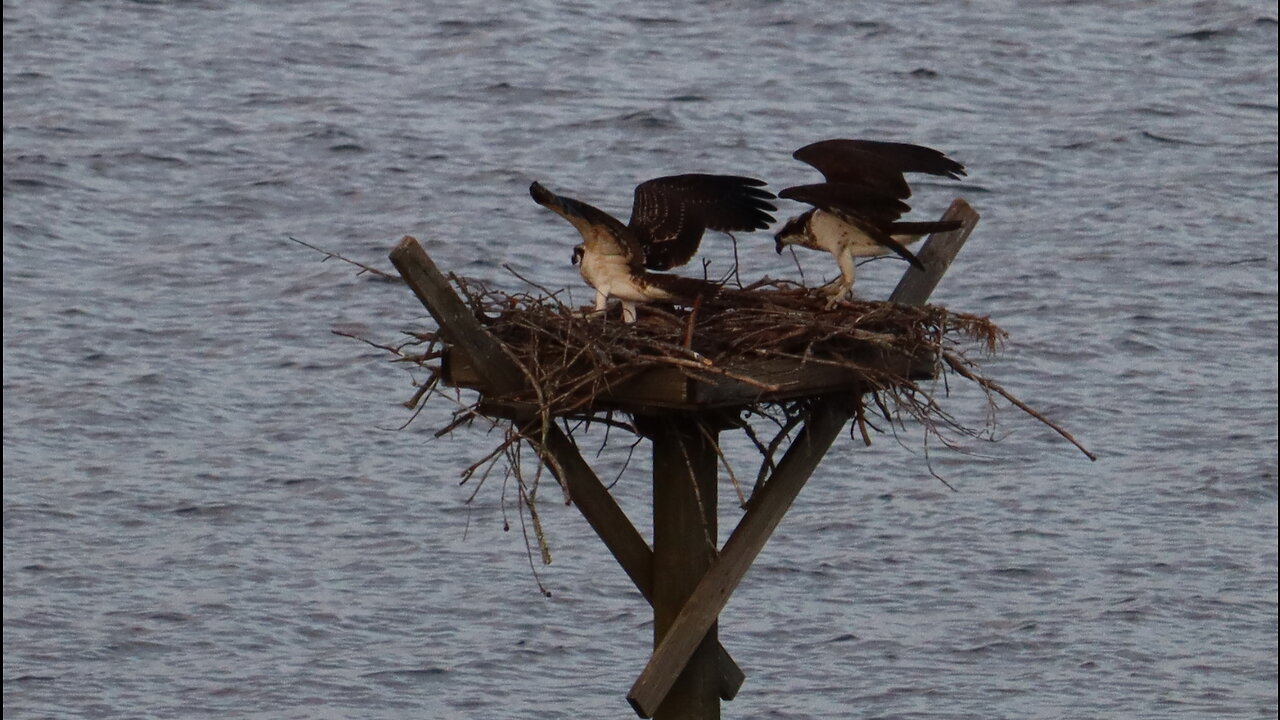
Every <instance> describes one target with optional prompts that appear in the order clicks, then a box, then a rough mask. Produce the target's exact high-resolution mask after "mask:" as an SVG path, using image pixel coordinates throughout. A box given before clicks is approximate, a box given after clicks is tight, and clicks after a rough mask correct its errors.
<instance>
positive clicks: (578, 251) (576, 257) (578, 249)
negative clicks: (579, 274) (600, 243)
mask: <svg viewBox="0 0 1280 720" xmlns="http://www.w3.org/2000/svg"><path fill="white" fill-rule="evenodd" d="M586 252H587V249H586V248H585V247H583V245H582V243H578V244H577V245H574V246H573V257H571V258H569V262H571V263H573V264H574V265H577V264H578V263H581V262H582V256H583V255H584V254H586Z"/></svg>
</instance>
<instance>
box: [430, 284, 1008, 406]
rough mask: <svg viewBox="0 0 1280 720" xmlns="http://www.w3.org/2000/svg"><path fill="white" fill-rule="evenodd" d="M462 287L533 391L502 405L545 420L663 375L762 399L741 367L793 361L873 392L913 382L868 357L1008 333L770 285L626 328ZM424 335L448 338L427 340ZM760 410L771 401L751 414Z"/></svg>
mask: <svg viewBox="0 0 1280 720" xmlns="http://www.w3.org/2000/svg"><path fill="white" fill-rule="evenodd" d="M459 286H460V287H461V289H462V290H463V295H464V297H465V298H466V299H467V301H468V303H469V304H470V306H471V308H472V310H473V311H474V312H475V314H476V316H477V317H478V318H480V319H481V321H482V323H483V324H484V325H485V326H486V327H487V329H488V330H489V332H490V333H492V334H493V335H494V336H495V337H497V338H498V339H499V340H501V341H502V343H503V344H504V345H505V346H506V348H507V349H508V351H509V352H510V353H511V355H512V356H513V358H514V359H515V360H516V361H517V363H518V364H519V365H520V367H521V368H522V369H523V371H524V372H525V374H526V380H527V384H528V388H529V389H528V390H527V391H526V392H524V393H521V394H519V395H517V396H514V397H507V398H502V399H503V400H508V401H517V402H524V403H533V404H535V405H537V406H538V409H539V411H540V412H542V413H545V414H546V415H548V416H569V417H584V416H590V415H592V414H593V413H595V411H596V410H597V406H598V403H597V400H598V399H599V398H601V397H603V396H607V395H608V394H609V393H610V392H611V391H612V390H613V389H614V388H617V387H618V386H619V385H621V384H622V383H624V382H626V381H627V380H629V379H631V378H634V377H636V376H638V375H640V374H642V373H645V372H647V371H649V370H652V369H655V368H671V369H674V370H677V371H679V372H680V373H682V374H684V375H686V376H687V377H689V378H691V379H693V380H700V381H712V380H714V379H716V378H717V377H720V378H728V379H732V380H737V381H739V382H742V383H745V384H747V385H753V386H755V387H757V389H758V390H759V391H760V396H761V397H768V394H769V391H770V390H775V389H776V388H773V387H771V386H770V385H769V384H768V381H767V380H762V379H760V378H758V377H753V376H751V375H750V374H743V373H741V372H738V371H736V370H735V368H740V367H743V366H745V365H749V364H750V363H752V362H759V361H762V360H779V361H791V362H795V363H797V364H803V365H804V366H809V367H813V366H827V367H836V368H841V369H843V370H846V371H847V372H848V374H849V376H850V377H856V378H859V379H860V380H862V381H863V382H862V383H860V384H862V385H863V386H865V388H866V389H868V390H873V389H877V388H890V387H893V386H898V385H903V384H907V385H913V383H911V382H910V378H908V377H906V376H905V373H904V372H903V371H902V369H901V364H898V365H886V364H884V363H882V362H871V361H869V358H876V357H883V356H885V355H886V354H896V355H899V356H903V357H927V358H938V357H940V354H941V353H942V352H943V351H944V350H952V351H955V350H957V349H958V347H959V346H960V345H961V344H965V343H968V344H976V345H978V346H980V347H982V348H983V349H985V350H986V351H988V352H994V351H996V350H997V348H998V346H999V344H1000V342H1001V341H1002V339H1003V338H1004V332H1003V331H1002V330H1000V329H999V328H998V327H996V326H995V324H993V323H992V322H991V321H990V320H989V319H988V318H985V317H979V316H976V315H967V314H963V313H955V312H951V311H949V310H947V309H945V308H942V307H939V306H933V305H925V306H910V305H901V304H897V303H891V302H869V301H852V302H842V303H839V304H838V305H837V306H836V307H834V308H831V309H828V308H827V307H826V306H827V297H826V296H824V295H822V294H821V293H819V292H816V291H813V290H808V289H805V288H802V287H799V286H795V285H789V284H783V283H778V282H772V281H762V282H760V283H757V284H756V285H754V286H751V287H747V288H743V289H729V288H725V289H723V290H722V291H721V292H720V293H719V294H717V295H716V296H715V297H713V298H710V299H706V300H703V301H700V302H698V303H697V304H695V305H694V306H693V307H691V308H675V307H671V306H658V305H645V306H642V308H641V312H640V318H639V320H638V321H637V322H636V323H633V324H625V323H622V322H621V321H620V320H619V318H618V313H617V312H616V309H615V311H614V312H612V313H610V314H608V315H606V316H602V315H601V314H599V313H589V312H588V313H584V312H583V310H582V309H579V308H574V307H570V306H567V305H565V304H563V303H561V302H560V301H559V300H558V299H556V297H555V295H553V294H547V295H536V296H535V295H528V294H517V295H511V294H506V293H503V292H500V291H495V290H491V289H488V288H486V287H484V286H483V285H479V284H477V283H474V282H468V281H459ZM424 339H429V340H431V341H434V342H436V343H439V342H440V338H438V337H436V336H434V335H430V334H429V335H426V336H424ZM876 351H879V352H876ZM489 399H490V400H494V399H496V398H489ZM757 404H761V405H764V404H768V401H763V402H762V403H751V404H749V406H748V408H747V409H748V410H750V409H752V408H751V407H750V406H753V405H757Z"/></svg>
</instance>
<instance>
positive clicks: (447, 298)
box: [390, 235, 746, 700]
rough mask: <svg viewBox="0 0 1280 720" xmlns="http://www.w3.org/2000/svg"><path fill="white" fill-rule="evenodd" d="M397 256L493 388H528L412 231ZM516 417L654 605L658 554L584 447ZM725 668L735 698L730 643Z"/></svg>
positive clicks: (412, 284) (738, 673)
mask: <svg viewBox="0 0 1280 720" xmlns="http://www.w3.org/2000/svg"><path fill="white" fill-rule="evenodd" d="M390 257H391V263H392V264H393V265H395V267H396V269H397V270H399V271H400V275H401V276H402V277H403V278H404V280H405V282H406V283H408V285H409V288H410V289H412V290H413V293H414V295H416V296H417V298H418V300H419V301H421V302H422V304H423V305H424V306H426V308H427V311H428V312H430V313H431V316H432V317H433V318H434V319H435V321H436V323H437V324H438V325H439V326H440V330H441V332H442V333H443V334H444V336H445V339H446V340H447V341H448V342H449V343H450V344H452V345H453V346H454V347H456V348H458V349H460V350H461V351H462V352H463V353H465V354H466V355H467V357H468V359H470V360H471V363H472V364H473V365H474V366H475V367H476V369H477V371H478V372H479V373H482V374H483V380H484V383H485V385H486V387H487V388H488V391H489V392H490V393H492V394H494V395H496V396H501V395H505V394H509V393H514V392H517V391H519V390H520V389H522V388H523V387H524V376H523V374H522V373H521V372H520V369H519V367H518V366H517V365H516V363H515V361H514V360H513V359H512V358H511V357H510V356H508V355H507V353H506V351H504V350H503V348H502V344H501V343H500V342H499V341H498V340H497V338H495V337H493V335H491V334H490V333H489V332H488V331H487V330H485V329H484V326H482V325H481V324H480V322H479V321H478V320H476V318H475V315H474V314H473V313H472V312H471V310H470V308H468V307H467V305H466V303H464V302H463V301H462V299H461V298H459V297H458V295H457V293H455V292H454V291H453V288H452V287H451V286H450V285H449V281H448V280H446V279H445V277H444V275H443V274H442V273H441V272H440V270H439V268H437V267H436V264H435V262H433V261H432V260H431V257H430V256H428V255H427V252H426V251H425V250H424V249H423V248H422V246H421V245H420V244H419V243H418V241H417V240H415V239H414V238H412V237H410V236H408V235H406V236H405V237H404V238H403V239H401V240H400V242H399V243H398V244H397V245H396V246H395V248H393V249H392V250H391V253H390ZM516 421H517V422H519V423H521V424H522V426H529V425H530V424H531V423H532V424H533V426H534V427H535V428H537V429H530V430H529V431H528V432H526V433H525V437H526V438H529V439H530V444H532V445H534V449H535V450H536V451H537V452H538V453H539V454H540V455H541V456H542V457H543V459H544V460H546V461H547V466H548V467H549V468H551V471H552V473H554V474H555V476H556V478H557V479H558V480H559V481H560V483H561V485H562V486H563V487H564V488H565V489H566V490H567V491H568V493H569V497H570V498H571V499H572V501H573V504H574V505H576V506H577V508H578V510H579V511H580V512H581V513H582V515H583V517H585V518H586V519H587V523H588V524H589V525H591V528H592V529H593V530H595V531H596V534H597V535H599V536H600V539H601V540H603V541H604V544H605V545H606V546H607V547H608V548H609V551H610V552H611V553H613V556H614V558H615V559H617V561H618V564H619V565H621V566H622V569H623V571H624V572H626V573H627V576H628V577H630V578H631V581H632V582H633V583H635V586H636V588H637V589H638V590H639V591H640V594H641V595H643V596H644V598H645V600H647V601H648V602H649V603H650V604H652V603H653V551H652V550H651V549H650V548H649V544H648V543H646V542H645V540H644V537H643V536H642V535H641V534H640V531H638V530H636V528H635V525H633V524H632V523H631V520H630V519H629V518H628V517H627V515H626V513H625V512H623V510H622V508H621V507H619V506H618V503H617V501H616V500H614V498H613V495H611V494H610V493H609V490H608V488H606V487H605V486H604V483H602V482H601V481H600V478H599V477H598V476H597V475H596V474H595V472H594V471H593V470H592V469H591V466H590V465H588V464H587V461H586V460H584V459H583V457H582V453H580V452H579V451H578V447H577V445H575V444H574V442H573V440H572V439H570V438H569V436H567V435H566V434H565V433H564V431H563V430H561V429H560V426H558V425H556V424H555V423H554V422H552V423H548V424H547V425H546V427H545V434H544V433H543V432H540V431H541V430H543V428H541V427H540V423H541V420H540V419H539V418H536V417H531V416H530V417H523V418H516ZM535 438H543V439H545V442H535V441H534V439H535ZM703 634H704V635H705V631H704V633H703ZM718 669H719V675H720V697H722V698H724V699H725V700H732V699H733V698H734V696H736V695H737V693H738V689H739V688H740V687H742V683H743V681H744V680H745V679H746V675H745V673H743V672H742V669H741V668H739V667H738V665H737V663H735V662H734V661H733V658H732V657H730V656H729V653H728V652H727V651H726V650H725V649H724V648H723V647H720V648H719V659H718Z"/></svg>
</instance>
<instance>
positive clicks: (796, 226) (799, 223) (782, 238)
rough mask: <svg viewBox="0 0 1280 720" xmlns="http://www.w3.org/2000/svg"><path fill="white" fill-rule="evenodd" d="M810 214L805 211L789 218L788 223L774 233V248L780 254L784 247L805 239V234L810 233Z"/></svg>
mask: <svg viewBox="0 0 1280 720" xmlns="http://www.w3.org/2000/svg"><path fill="white" fill-rule="evenodd" d="M809 215H810V213H805V214H803V215H800V216H798V217H793V218H791V219H789V220H787V222H786V224H785V225H783V226H782V229H781V230H779V231H778V232H777V233H775V234H774V236H773V249H774V250H776V251H777V252H778V254H779V255H781V254H782V248H784V247H786V246H787V245H793V244H795V243H798V242H803V241H804V237H805V235H806V234H808V226H809Z"/></svg>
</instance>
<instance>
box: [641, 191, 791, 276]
mask: <svg viewBox="0 0 1280 720" xmlns="http://www.w3.org/2000/svg"><path fill="white" fill-rule="evenodd" d="M764 185H765V183H764V181H763V180H756V179H755V178H749V177H737V176H733V175H702V174H689V175H672V176H669V177H661V178H656V179H654V180H648V181H646V182H643V183H640V185H638V186H637V187H636V196H635V203H634V204H633V205H632V207H631V221H630V223H628V225H627V227H628V228H630V229H631V230H632V231H633V232H634V233H635V236H636V240H637V242H639V243H640V246H641V247H642V248H643V250H644V264H645V267H648V268H650V269H653V270H668V269H670V268H673V267H675V266H677V265H683V264H685V263H687V262H689V259H690V258H692V257H693V255H694V253H696V252H697V251H698V244H699V243H701V242H702V234H703V233H704V232H705V231H707V230H719V231H722V232H733V231H735V230H748V231H749V230H764V229H766V228H768V227H769V225H770V224H772V223H773V216H772V215H770V214H769V213H770V212H772V211H773V210H776V209H777V208H776V207H774V206H773V205H772V204H770V203H769V200H772V199H774V197H775V195H774V194H773V193H771V192H769V191H768V190H764V189H762V188H763V187H764Z"/></svg>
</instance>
